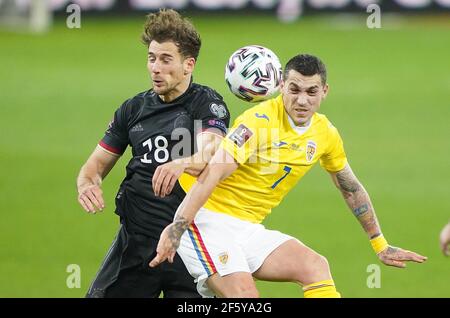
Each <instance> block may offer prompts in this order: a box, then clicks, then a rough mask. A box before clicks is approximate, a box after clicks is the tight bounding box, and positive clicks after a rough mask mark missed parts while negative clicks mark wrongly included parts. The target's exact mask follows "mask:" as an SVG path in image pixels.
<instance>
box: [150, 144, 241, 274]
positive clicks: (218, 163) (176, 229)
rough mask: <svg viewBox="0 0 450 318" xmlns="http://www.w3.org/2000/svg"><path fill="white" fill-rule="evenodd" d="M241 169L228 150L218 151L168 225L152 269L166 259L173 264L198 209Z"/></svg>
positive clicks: (151, 264) (151, 263) (151, 265)
mask: <svg viewBox="0 0 450 318" xmlns="http://www.w3.org/2000/svg"><path fill="white" fill-rule="evenodd" d="M237 167H238V164H237V163H236V162H235V161H234V158H233V157H232V156H231V155H230V154H229V153H228V152H226V151H225V150H223V149H219V150H218V151H217V152H216V153H215V155H214V157H213V158H212V159H211V161H210V163H209V164H208V165H207V166H206V168H205V169H204V170H203V172H202V174H201V175H200V177H199V178H198V180H197V182H196V183H195V184H194V185H193V186H192V188H191V190H190V191H189V192H188V193H187V195H186V197H185V198H184V200H183V202H182V203H181V205H180V207H179V210H178V212H177V214H176V216H175V219H174V221H173V222H172V223H171V224H170V225H168V226H167V227H166V228H165V229H164V231H163V232H162V233H161V237H160V239H159V243H158V247H157V248H156V253H157V255H156V257H155V258H154V259H153V260H152V261H151V262H150V263H149V265H150V267H155V266H157V265H159V264H161V263H162V262H164V261H165V260H169V262H170V263H172V262H173V258H174V256H175V253H176V251H177V248H178V246H179V245H180V239H181V236H182V235H183V233H184V231H186V230H187V229H188V227H189V225H190V224H191V223H192V221H193V220H194V218H195V215H196V214H197V212H198V210H200V208H201V207H202V206H203V205H204V204H205V203H206V201H207V200H208V198H209V196H210V195H211V193H212V192H213V191H214V188H215V187H216V185H217V184H218V183H219V182H220V181H222V180H224V179H226V178H227V177H228V176H229V175H230V174H232V173H233V171H235V170H236V169H237Z"/></svg>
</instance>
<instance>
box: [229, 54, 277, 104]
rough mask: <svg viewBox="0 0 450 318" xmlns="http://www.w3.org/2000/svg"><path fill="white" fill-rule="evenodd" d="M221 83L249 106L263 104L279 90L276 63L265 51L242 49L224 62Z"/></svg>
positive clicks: (273, 55)
mask: <svg viewBox="0 0 450 318" xmlns="http://www.w3.org/2000/svg"><path fill="white" fill-rule="evenodd" d="M225 81H226V82H227V84H228V87H229V88H230V90H231V92H232V93H233V94H234V95H236V96H237V97H238V98H240V99H243V100H245V101H248V102H252V103H254V102H260V101H264V100H266V99H269V98H270V97H272V96H273V95H274V94H275V93H277V92H278V91H279V89H280V82H281V64H280V60H279V59H278V57H277V56H276V55H275V53H273V52H272V51H271V50H269V49H268V48H265V47H262V46H258V45H250V46H245V47H242V48H240V49H239V50H237V51H236V52H234V53H233V54H232V55H231V57H230V59H229V60H228V63H227V65H226V66H225Z"/></svg>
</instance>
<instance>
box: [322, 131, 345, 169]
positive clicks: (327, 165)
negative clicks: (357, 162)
mask: <svg viewBox="0 0 450 318" xmlns="http://www.w3.org/2000/svg"><path fill="white" fill-rule="evenodd" d="M346 164H347V156H346V154H345V151H344V143H343V141H342V138H341V136H340V135H339V132H338V130H337V129H336V127H334V126H333V125H331V124H329V131H328V147H327V150H326V152H325V153H324V154H323V155H322V157H321V158H320V165H321V166H322V167H323V168H324V169H325V170H327V171H328V172H337V171H340V170H342V169H344V167H345V165H346Z"/></svg>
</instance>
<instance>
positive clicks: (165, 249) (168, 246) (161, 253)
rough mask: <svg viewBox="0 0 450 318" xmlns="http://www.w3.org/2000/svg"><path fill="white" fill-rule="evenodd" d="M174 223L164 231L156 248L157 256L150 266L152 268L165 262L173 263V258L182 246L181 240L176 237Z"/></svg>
mask: <svg viewBox="0 0 450 318" xmlns="http://www.w3.org/2000/svg"><path fill="white" fill-rule="evenodd" d="M173 227H174V223H171V224H169V225H168V226H167V227H166V228H165V229H164V231H162V233H161V236H160V238H159V242H158V246H157V248H156V256H155V258H153V259H152V260H151V261H150V263H149V264H148V265H149V266H150V267H155V266H158V265H159V264H161V263H163V262H165V261H166V260H168V261H169V263H173V258H174V257H175V253H176V252H177V248H178V246H179V245H180V239H179V238H178V239H177V238H176V237H174V235H173V234H171V233H173Z"/></svg>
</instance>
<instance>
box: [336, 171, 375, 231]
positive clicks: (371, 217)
mask: <svg viewBox="0 0 450 318" xmlns="http://www.w3.org/2000/svg"><path fill="white" fill-rule="evenodd" d="M336 180H337V184H338V187H339V189H340V190H341V192H342V194H343V196H344V199H345V201H346V202H347V205H348V206H349V207H350V209H351V210H352V212H353V214H354V215H355V216H356V217H357V218H358V221H359V222H360V223H361V225H362V227H363V228H364V230H365V231H366V233H367V234H368V235H369V237H372V236H375V235H377V234H378V233H380V227H379V224H378V220H377V217H376V216H375V211H374V210H373V207H372V205H371V203H370V198H369V195H368V194H367V192H366V190H365V189H364V187H363V186H362V185H361V184H360V183H359V181H358V179H357V178H356V177H355V175H354V174H353V172H352V170H351V169H350V167H346V168H345V169H344V170H342V171H340V172H338V173H337V174H336Z"/></svg>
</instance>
